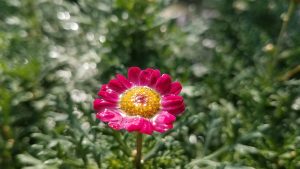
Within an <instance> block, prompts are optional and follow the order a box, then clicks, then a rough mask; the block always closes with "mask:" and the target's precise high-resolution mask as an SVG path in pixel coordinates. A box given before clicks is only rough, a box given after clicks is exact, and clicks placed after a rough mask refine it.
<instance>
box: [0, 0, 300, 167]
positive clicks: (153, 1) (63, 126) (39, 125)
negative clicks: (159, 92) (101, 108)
mask: <svg viewBox="0 0 300 169" xmlns="http://www.w3.org/2000/svg"><path fill="white" fill-rule="evenodd" d="M288 9H289V12H288V13H287V11H288ZM299 16H300V11H299V8H298V7H297V4H296V0H294V1H291V2H289V1H285V0H268V1H262V0H181V1H178V0H177V1H176V0H144V1H142V0H126V1H125V0H102V1H96V0H85V1H84V0H22V1H19V0H1V1H0V58H1V59H0V129H1V132H0V133H1V134H0V166H1V167H0V168H1V169H2V168H3V169H14V168H23V169H56V168H59V169H62V168H70V169H72V168H88V169H96V168H133V166H132V163H133V157H132V154H133V152H132V150H133V149H134V146H135V142H134V138H135V136H134V134H132V133H127V132H124V131H122V132H115V131H113V130H111V129H110V128H108V127H107V126H106V125H105V124H104V123H102V122H99V121H98V120H96V119H95V113H94V111H93V110H92V100H93V98H95V97H97V96H96V95H97V91H98V89H99V88H100V86H101V84H103V83H106V82H107V81H108V80H109V79H110V78H112V77H113V76H114V74H116V73H123V74H125V73H126V70H127V67H129V66H133V65H136V66H140V67H142V68H146V67H155V68H159V69H161V71H162V72H165V73H170V74H171V75H172V76H173V77H174V78H176V79H177V80H179V81H181V82H182V83H183V85H184V90H183V95H184V97H185V102H186V105H187V110H186V111H185V113H184V114H183V115H182V116H180V117H178V119H177V121H176V125H175V128H174V129H173V130H172V131H169V132H167V133H165V134H157V133H156V134H154V135H152V136H147V137H146V138H145V140H144V149H143V151H144V152H143V154H144V168H145V169H152V168H153V169H156V168H170V169H173V168H178V169H179V168H191V169H199V168H203V169H204V168H207V169H214V168H216V169H221V168H222V169H224V168H225V169H253V168H258V169H259V168H261V169H265V168H272V169H294V168H300V130H299V125H300V115H299V113H300V112H299V110H300V79H299V78H300V38H299V37H300V31H299V24H300V19H299ZM287 20H288V22H287ZM284 23H288V24H286V26H285V24H284ZM282 24H283V27H284V29H283V30H284V31H281V27H282ZM280 31H281V33H280ZM279 34H280V35H279ZM278 39H279V40H278Z"/></svg>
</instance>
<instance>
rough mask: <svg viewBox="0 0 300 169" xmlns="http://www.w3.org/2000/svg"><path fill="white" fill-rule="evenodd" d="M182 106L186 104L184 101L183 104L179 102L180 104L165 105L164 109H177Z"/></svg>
mask: <svg viewBox="0 0 300 169" xmlns="http://www.w3.org/2000/svg"><path fill="white" fill-rule="evenodd" d="M182 106H184V103H183V102H182V103H181V104H178V105H173V106H167V107H163V108H162V110H166V111H169V110H175V109H178V108H181V107H182Z"/></svg>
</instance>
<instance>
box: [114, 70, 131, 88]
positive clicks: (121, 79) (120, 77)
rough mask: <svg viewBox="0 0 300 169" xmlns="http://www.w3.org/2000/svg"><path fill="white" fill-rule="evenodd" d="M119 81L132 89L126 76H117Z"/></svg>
mask: <svg viewBox="0 0 300 169" xmlns="http://www.w3.org/2000/svg"><path fill="white" fill-rule="evenodd" d="M116 77H117V79H118V81H119V82H120V83H121V84H122V85H123V86H124V87H125V88H127V89H129V88H131V86H132V85H131V83H130V82H129V81H128V80H127V79H126V77H125V76H123V75H121V74H117V76H116Z"/></svg>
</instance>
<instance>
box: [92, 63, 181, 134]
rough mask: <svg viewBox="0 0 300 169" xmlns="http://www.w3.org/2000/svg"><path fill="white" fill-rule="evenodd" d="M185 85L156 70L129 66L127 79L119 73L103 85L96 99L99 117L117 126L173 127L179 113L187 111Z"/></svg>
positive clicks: (159, 129)
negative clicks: (181, 92) (182, 94)
mask: <svg viewBox="0 0 300 169" xmlns="http://www.w3.org/2000/svg"><path fill="white" fill-rule="evenodd" d="M181 89H182V86H181V84H180V83H179V82H172V80H171V77H170V76H169V75H168V74H162V75H161V74H160V71H159V70H157V69H151V68H148V69H145V70H141V69H140V68H138V67H131V68H129V69H128V78H126V77H124V76H123V75H120V74H117V75H116V78H115V79H112V80H110V81H109V83H108V84H104V85H102V87H101V89H100V91H99V93H98V96H100V98H96V99H95V100H94V109H95V110H96V111H97V115H96V117H97V118H98V119H99V120H101V121H103V122H108V125H109V126H110V127H111V128H113V129H115V130H121V129H125V130H127V131H129V132H132V131H138V132H141V133H144V134H152V132H153V131H157V132H160V133H163V132H165V131H167V130H169V129H172V128H173V122H174V121H175V120H176V117H175V116H177V115H179V114H181V113H182V112H183V111H184V110H185V105H184V102H183V98H182V96H179V93H180V91H181Z"/></svg>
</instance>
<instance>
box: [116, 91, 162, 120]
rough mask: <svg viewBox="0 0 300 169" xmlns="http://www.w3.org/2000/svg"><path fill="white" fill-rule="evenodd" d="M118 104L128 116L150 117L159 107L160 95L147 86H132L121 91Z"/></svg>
mask: <svg viewBox="0 0 300 169" xmlns="http://www.w3.org/2000/svg"><path fill="white" fill-rule="evenodd" d="M119 106H120V109H121V110H122V111H123V112H124V113H126V114H127V115H129V116H142V117H145V118H151V117H153V116H154V115H155V114H156V113H157V112H158V111H159V109H160V95H159V94H158V93H157V92H156V91H154V90H153V89H151V88H149V87H145V86H143V87H142V86H137V87H133V88H131V89H128V90H127V91H126V92H125V93H123V95H122V96H121V98H120V101H119Z"/></svg>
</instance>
